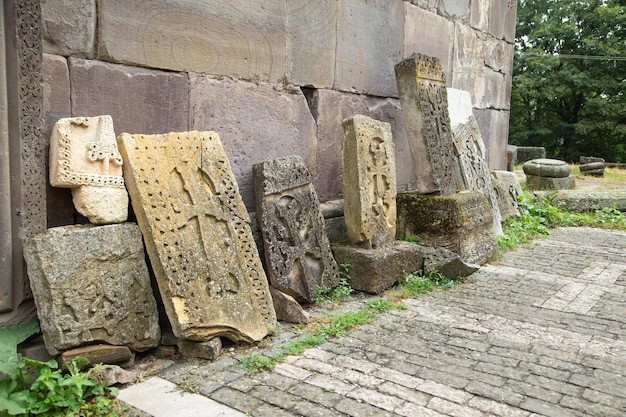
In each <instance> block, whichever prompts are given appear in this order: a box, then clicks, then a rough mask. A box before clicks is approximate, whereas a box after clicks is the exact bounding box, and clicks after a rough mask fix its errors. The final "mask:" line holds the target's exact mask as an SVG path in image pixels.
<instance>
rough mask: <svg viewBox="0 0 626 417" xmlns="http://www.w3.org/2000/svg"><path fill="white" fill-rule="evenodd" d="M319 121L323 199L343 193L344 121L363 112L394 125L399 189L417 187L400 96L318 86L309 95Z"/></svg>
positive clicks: (319, 190)
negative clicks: (388, 96)
mask: <svg viewBox="0 0 626 417" xmlns="http://www.w3.org/2000/svg"><path fill="white" fill-rule="evenodd" d="M309 103H310V107H311V111H312V113H313V115H314V117H315V120H316V122H317V137H318V145H317V174H316V180H315V188H316V190H317V193H318V196H319V198H320V200H321V201H325V200H329V199H335V198H338V197H340V196H341V193H342V190H341V187H342V183H343V182H342V177H343V168H342V161H341V142H342V137H343V130H342V121H343V120H344V119H345V118H348V117H352V116H354V115H355V114H363V115H366V116H369V117H372V118H374V119H377V120H380V121H383V122H387V123H389V124H390V125H391V133H392V136H393V141H394V144H395V149H396V154H395V158H396V169H397V172H396V183H397V187H398V189H401V190H410V189H413V188H414V184H415V182H416V180H415V173H414V169H413V159H412V157H411V152H410V151H409V144H408V141H407V135H406V131H405V128H404V119H403V116H402V109H401V108H400V103H399V101H398V100H397V99H393V98H378V97H368V96H364V95H358V94H349V93H344V92H339V91H332V90H316V91H315V92H314V93H313V94H311V96H310V97H309Z"/></svg>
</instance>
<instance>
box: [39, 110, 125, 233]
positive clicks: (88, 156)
mask: <svg viewBox="0 0 626 417" xmlns="http://www.w3.org/2000/svg"><path fill="white" fill-rule="evenodd" d="M122 163H123V161H122V156H121V155H120V153H119V151H118V149H117V142H116V140H115V131H114V130H113V120H112V119H111V116H98V117H74V118H65V119H61V120H59V121H58V122H57V123H56V124H55V126H54V129H53V131H52V136H51V137H50V184H52V185H53V186H54V187H65V188H72V189H73V190H72V197H73V201H74V206H75V207H76V210H77V211H78V212H79V213H81V214H82V215H83V216H85V217H87V218H88V219H89V221H90V222H92V223H94V224H108V223H122V222H124V221H126V218H127V217H128V194H127V193H126V188H125V187H124V178H123V177H122Z"/></svg>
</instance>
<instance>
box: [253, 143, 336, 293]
mask: <svg viewBox="0 0 626 417" xmlns="http://www.w3.org/2000/svg"><path fill="white" fill-rule="evenodd" d="M253 169H254V182H255V184H254V185H255V193H256V200H257V202H256V205H257V210H256V215H257V223H258V224H259V226H260V229H261V232H262V234H263V242H264V245H263V246H264V249H265V259H266V263H267V266H268V272H269V273H268V278H269V281H270V284H271V285H272V286H273V287H275V288H276V289H278V290H280V291H282V292H284V293H286V294H288V295H290V296H292V297H294V298H295V299H296V300H298V301H304V302H307V303H311V302H313V301H315V297H316V295H317V293H318V290H319V288H332V287H335V286H336V285H337V284H338V283H339V267H338V266H337V263H336V262H335V259H334V258H333V256H332V253H331V251H330V243H329V241H328V238H327V237H326V232H325V225H324V217H323V216H322V213H321V211H320V206H319V201H318V199H317V194H316V193H315V189H314V188H313V184H312V180H313V178H312V176H311V174H310V173H309V171H308V170H307V168H306V165H305V164H304V161H303V160H302V158H300V157H299V156H297V155H294V156H290V157H285V158H278V159H273V160H269V161H265V162H262V163H259V164H255V165H254V168H253Z"/></svg>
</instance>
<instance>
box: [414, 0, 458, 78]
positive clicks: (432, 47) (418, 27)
mask: <svg viewBox="0 0 626 417" xmlns="http://www.w3.org/2000/svg"><path fill="white" fill-rule="evenodd" d="M404 8H405V19H404V56H408V55H411V54H413V53H415V52H419V53H422V54H425V55H429V56H434V57H437V58H439V62H441V68H442V70H443V72H444V73H445V74H446V81H447V84H452V48H453V46H454V22H453V21H451V20H448V19H446V18H445V17H442V16H439V15H437V14H435V13H430V12H427V11H426V10H424V9H423V8H420V7H416V6H413V5H411V4H409V3H407V2H405V3H404ZM424 28H429V29H428V30H424Z"/></svg>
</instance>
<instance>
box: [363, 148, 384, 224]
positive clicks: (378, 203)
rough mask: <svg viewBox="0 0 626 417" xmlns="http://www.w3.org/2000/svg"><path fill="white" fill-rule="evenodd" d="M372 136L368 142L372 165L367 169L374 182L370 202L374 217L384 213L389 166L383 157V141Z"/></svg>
mask: <svg viewBox="0 0 626 417" xmlns="http://www.w3.org/2000/svg"><path fill="white" fill-rule="evenodd" d="M377 139H378V138H374V139H373V140H372V142H371V143H370V153H371V155H372V165H371V166H369V167H368V168H367V169H368V171H369V172H370V176H371V179H372V181H373V182H374V200H375V201H374V202H373V204H372V207H373V210H374V212H375V214H376V217H378V216H382V215H384V207H385V205H386V204H387V203H388V202H387V199H388V195H387V194H388V193H387V191H388V187H387V177H388V175H389V167H388V165H387V163H386V157H385V143H384V142H382V141H381V140H380V139H378V140H377Z"/></svg>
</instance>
